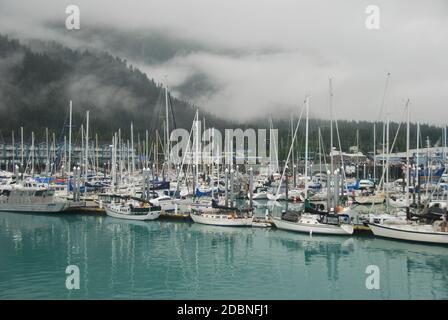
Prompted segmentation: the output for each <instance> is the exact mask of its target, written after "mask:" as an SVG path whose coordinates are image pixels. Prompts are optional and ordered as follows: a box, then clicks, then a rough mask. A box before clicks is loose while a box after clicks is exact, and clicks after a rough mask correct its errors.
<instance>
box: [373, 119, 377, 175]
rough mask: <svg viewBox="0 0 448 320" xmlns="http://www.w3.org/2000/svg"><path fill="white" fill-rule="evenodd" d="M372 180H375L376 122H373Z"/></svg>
mask: <svg viewBox="0 0 448 320" xmlns="http://www.w3.org/2000/svg"><path fill="white" fill-rule="evenodd" d="M373 181H376V122H374V123H373Z"/></svg>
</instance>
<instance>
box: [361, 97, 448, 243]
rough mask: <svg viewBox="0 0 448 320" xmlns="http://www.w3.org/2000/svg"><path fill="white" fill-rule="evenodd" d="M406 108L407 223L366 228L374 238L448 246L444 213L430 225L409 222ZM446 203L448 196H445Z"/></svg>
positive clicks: (375, 224)
mask: <svg viewBox="0 0 448 320" xmlns="http://www.w3.org/2000/svg"><path fill="white" fill-rule="evenodd" d="M406 108H407V126H406V127H407V128H406V195H405V201H406V213H407V218H408V221H407V222H406V223H400V224H396V223H388V222H387V221H386V222H384V223H383V224H380V223H368V226H369V227H370V229H371V230H372V232H373V234H374V235H375V236H379V237H384V238H390V239H397V240H407V241H413V242H427V243H435V244H448V221H447V220H448V213H447V212H445V214H444V215H443V219H442V220H435V221H433V222H432V223H420V222H419V221H418V220H417V221H412V220H409V218H410V217H411V214H410V211H409V210H410V208H409V205H410V201H409V180H410V172H409V167H410V166H409V116H410V108H409V100H408V101H407V103H406ZM447 203H448V196H447Z"/></svg>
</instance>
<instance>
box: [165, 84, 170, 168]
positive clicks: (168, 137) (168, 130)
mask: <svg viewBox="0 0 448 320" xmlns="http://www.w3.org/2000/svg"><path fill="white" fill-rule="evenodd" d="M168 109H169V108H168V86H165V117H166V121H165V129H166V133H165V134H166V136H165V139H166V142H165V143H166V148H165V152H166V153H165V161H166V163H167V167H168V168H169V161H170V119H169V110H168Z"/></svg>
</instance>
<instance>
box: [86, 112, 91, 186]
mask: <svg viewBox="0 0 448 320" xmlns="http://www.w3.org/2000/svg"><path fill="white" fill-rule="evenodd" d="M89 116H90V111H89V110H87V111H86V157H85V177H86V179H87V173H88V171H89Z"/></svg>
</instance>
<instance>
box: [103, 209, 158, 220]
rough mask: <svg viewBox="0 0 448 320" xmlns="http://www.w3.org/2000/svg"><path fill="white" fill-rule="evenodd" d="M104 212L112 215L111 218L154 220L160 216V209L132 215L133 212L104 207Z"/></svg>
mask: <svg viewBox="0 0 448 320" xmlns="http://www.w3.org/2000/svg"><path fill="white" fill-rule="evenodd" d="M106 214H107V215H108V216H109V217H113V218H117V219H126V220H138V221H149V220H156V219H157V218H158V217H159V216H160V211H150V212H148V213H147V214H142V215H140V214H139V215H134V214H124V213H119V212H116V211H114V210H112V209H110V208H106Z"/></svg>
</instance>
